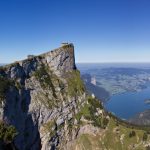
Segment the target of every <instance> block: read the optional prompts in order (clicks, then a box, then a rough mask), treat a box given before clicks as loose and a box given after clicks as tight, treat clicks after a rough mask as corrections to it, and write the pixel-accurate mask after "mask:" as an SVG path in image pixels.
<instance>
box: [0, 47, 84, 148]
mask: <svg viewBox="0 0 150 150" xmlns="http://www.w3.org/2000/svg"><path fill="white" fill-rule="evenodd" d="M72 72H74V74H76V75H77V76H79V74H78V71H77V70H76V66H75V57H74V46H73V44H67V45H64V46H62V47H60V48H58V49H55V50H53V51H50V52H48V53H45V54H42V55H39V56H34V57H32V58H29V59H26V60H23V61H19V62H15V63H13V64H10V65H7V66H4V67H1V68H0V77H1V78H2V81H3V80H5V81H8V83H9V82H10V84H9V85H7V86H8V87H7V89H6V90H5V91H2V92H4V93H2V92H1V93H0V94H3V97H1V108H0V118H1V120H3V121H4V122H6V123H7V124H10V125H13V126H14V127H15V128H16V130H17V132H18V135H17V136H16V138H15V141H14V143H15V146H16V147H17V149H18V150H38V149H42V150H49V149H55V148H56V147H61V145H62V144H63V142H66V141H67V140H71V139H72V138H75V134H76V133H75V132H77V131H76V129H75V130H74V131H71V132H73V134H74V135H72V134H70V133H69V131H68V125H69V121H71V120H72V118H73V116H74V115H75V114H76V113H77V112H78V111H79V109H80V106H81V105H83V103H84V101H85V93H84V91H83V89H81V91H79V92H78V93H77V95H71V93H68V91H69V90H68V88H69V89H73V90H74V88H72V87H69V86H76V85H70V84H68V83H69V82H70V81H69V79H70V78H71V75H70V74H71V73H72ZM74 77H75V76H74ZM78 78H80V77H78ZM80 82H82V81H80ZM70 83H71V82H70ZM77 84H78V83H77ZM79 90H80V89H79ZM71 92H72V91H71ZM60 141H61V142H60ZM60 143H61V144H60Z"/></svg>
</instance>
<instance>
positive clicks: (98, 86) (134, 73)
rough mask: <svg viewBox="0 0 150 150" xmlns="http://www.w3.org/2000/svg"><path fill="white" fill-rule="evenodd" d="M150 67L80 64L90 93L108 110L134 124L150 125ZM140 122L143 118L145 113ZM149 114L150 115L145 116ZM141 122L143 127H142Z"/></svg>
mask: <svg viewBox="0 0 150 150" xmlns="http://www.w3.org/2000/svg"><path fill="white" fill-rule="evenodd" d="M149 66H150V64H125V63H123V64H119V63H118V64H109V63H105V64H78V68H79V70H80V71H81V75H82V79H83V80H84V83H85V85H86V87H87V89H88V91H89V92H90V93H93V94H94V95H95V96H96V97H98V98H99V99H101V101H102V102H103V104H104V107H105V109H106V110H108V111H110V112H112V113H113V114H114V115H116V116H118V117H119V118H121V119H125V120H127V121H130V122H132V123H134V124H143V125H149V124H150V123H149V121H144V120H149V119H150V118H148V117H147V116H148V115H147V114H150V113H149V110H148V109H150V105H149V103H147V102H148V100H149V99H150V67H149ZM143 112H144V114H146V115H143V117H142V119H143V121H138V120H140V117H138V116H139V114H140V113H143ZM145 112H146V113H145ZM139 122H140V123H139Z"/></svg>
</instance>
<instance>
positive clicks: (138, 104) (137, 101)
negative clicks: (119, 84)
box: [104, 87, 150, 119]
mask: <svg viewBox="0 0 150 150" xmlns="http://www.w3.org/2000/svg"><path fill="white" fill-rule="evenodd" d="M146 99H150V87H148V88H146V89H143V90H142V91H140V92H126V93H122V94H118V95H114V96H112V97H111V98H110V99H109V100H108V101H107V102H106V103H105V104H104V105H105V108H106V110H108V111H110V112H112V113H114V114H115V115H116V116H118V117H119V118H122V119H129V118H132V117H134V116H135V115H136V114H137V113H140V112H143V111H145V110H147V109H150V104H146V103H145V102H144V101H145V100H146Z"/></svg>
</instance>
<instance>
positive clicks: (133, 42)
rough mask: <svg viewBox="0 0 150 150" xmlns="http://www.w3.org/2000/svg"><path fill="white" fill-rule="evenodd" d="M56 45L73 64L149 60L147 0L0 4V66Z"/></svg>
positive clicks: (10, 0)
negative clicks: (71, 51)
mask: <svg viewBox="0 0 150 150" xmlns="http://www.w3.org/2000/svg"><path fill="white" fill-rule="evenodd" d="M61 42H72V43H74V45H75V54H76V62H150V0H0V63H9V62H13V61H15V60H20V59H23V58H26V56H27V55H28V54H40V53H43V52H46V51H48V50H51V49H53V48H57V47H59V46H60V43H61Z"/></svg>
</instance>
